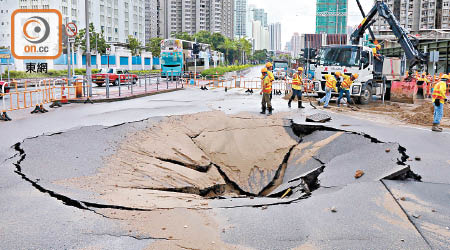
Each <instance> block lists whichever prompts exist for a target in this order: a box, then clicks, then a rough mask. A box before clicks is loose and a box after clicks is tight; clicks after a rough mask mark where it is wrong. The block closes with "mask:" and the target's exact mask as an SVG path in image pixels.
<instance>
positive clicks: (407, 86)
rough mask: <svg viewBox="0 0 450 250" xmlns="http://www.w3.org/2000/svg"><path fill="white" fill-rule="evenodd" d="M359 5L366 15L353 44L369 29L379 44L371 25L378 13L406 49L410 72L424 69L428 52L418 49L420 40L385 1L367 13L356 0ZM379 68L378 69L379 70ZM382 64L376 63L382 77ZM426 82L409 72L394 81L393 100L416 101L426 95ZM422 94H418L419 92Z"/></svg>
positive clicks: (377, 75)
mask: <svg viewBox="0 0 450 250" xmlns="http://www.w3.org/2000/svg"><path fill="white" fill-rule="evenodd" d="M356 2H357V4H358V7H359V9H360V11H361V14H362V15H363V16H365V18H364V19H363V21H362V22H361V24H360V25H359V26H358V28H357V29H356V30H355V31H354V32H353V34H352V35H351V37H350V40H351V42H352V44H359V43H360V40H361V38H362V37H363V35H364V33H365V31H366V30H367V29H369V33H370V35H371V37H372V40H373V41H374V44H377V43H378V42H377V40H376V38H375V36H374V34H373V32H372V30H371V29H370V26H371V25H372V24H373V23H374V22H375V20H374V17H375V15H376V14H378V16H380V17H382V18H384V19H385V20H386V22H387V23H388V24H389V26H390V28H391V30H392V32H393V33H394V35H395V36H396V37H397V39H398V43H399V44H400V45H401V47H402V48H403V50H404V51H405V56H406V59H407V63H408V64H409V67H408V68H409V70H408V72H413V70H414V67H416V66H417V71H419V72H420V71H423V70H424V66H425V65H427V62H428V54H426V53H422V52H420V51H419V50H418V49H417V45H418V40H417V38H415V37H409V36H408V31H406V30H405V29H404V28H403V27H402V26H401V25H400V23H399V22H398V21H397V19H396V17H395V16H394V14H393V13H392V11H391V10H390V9H389V7H388V6H387V5H386V4H385V3H384V2H383V1H377V2H376V3H375V6H374V7H373V8H372V9H371V10H370V11H369V13H368V14H367V15H365V14H364V10H363V9H362V7H361V3H360V1H359V0H356ZM380 59H381V60H375V64H379V65H383V64H384V60H383V59H384V57H380ZM377 69H378V70H377ZM379 69H382V66H378V67H377V65H375V76H376V77H377V78H380V77H381V78H382V73H383V72H382V70H379ZM423 84H424V82H423V81H417V79H415V78H413V77H412V74H408V76H407V77H406V78H405V79H403V80H402V81H393V82H392V84H391V91H390V94H391V100H393V101H400V102H409V103H414V99H415V98H416V97H418V96H420V97H421V98H423V96H424V95H425V92H426V91H425V90H424V89H422V87H423V86H424V85H423ZM419 90H420V93H421V95H417V92H419Z"/></svg>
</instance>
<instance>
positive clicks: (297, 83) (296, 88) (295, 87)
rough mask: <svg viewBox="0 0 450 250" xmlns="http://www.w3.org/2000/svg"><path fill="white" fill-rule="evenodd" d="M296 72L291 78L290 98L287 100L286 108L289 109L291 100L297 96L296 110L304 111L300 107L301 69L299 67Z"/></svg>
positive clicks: (301, 106)
mask: <svg viewBox="0 0 450 250" xmlns="http://www.w3.org/2000/svg"><path fill="white" fill-rule="evenodd" d="M297 70H298V72H297V73H295V74H294V75H293V76H292V96H291V98H289V102H288V106H289V108H290V107H291V103H292V100H294V98H295V97H296V96H297V100H298V108H299V109H300V108H301V109H304V108H305V107H303V105H302V87H303V78H302V75H303V68H302V67H299V68H298V69H297Z"/></svg>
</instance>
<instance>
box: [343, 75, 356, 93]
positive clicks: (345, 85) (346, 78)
mask: <svg viewBox="0 0 450 250" xmlns="http://www.w3.org/2000/svg"><path fill="white" fill-rule="evenodd" d="M352 84H353V81H352V80H351V79H350V76H348V75H344V81H343V82H342V83H341V88H343V89H345V90H349V89H350V86H352Z"/></svg>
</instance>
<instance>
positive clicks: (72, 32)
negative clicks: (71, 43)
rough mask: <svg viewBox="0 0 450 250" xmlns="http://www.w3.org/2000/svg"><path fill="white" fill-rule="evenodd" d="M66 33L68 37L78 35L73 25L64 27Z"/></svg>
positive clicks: (69, 24)
mask: <svg viewBox="0 0 450 250" xmlns="http://www.w3.org/2000/svg"><path fill="white" fill-rule="evenodd" d="M66 33H67V36H68V37H74V36H76V35H77V33H78V28H77V25H76V24H75V23H68V24H67V25H66Z"/></svg>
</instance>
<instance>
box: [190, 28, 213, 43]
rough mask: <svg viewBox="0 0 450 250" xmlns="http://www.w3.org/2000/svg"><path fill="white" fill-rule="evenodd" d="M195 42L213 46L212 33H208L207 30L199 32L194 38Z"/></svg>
mask: <svg viewBox="0 0 450 250" xmlns="http://www.w3.org/2000/svg"><path fill="white" fill-rule="evenodd" d="M193 38H194V40H195V39H197V42H199V43H207V44H211V32H209V31H206V30H201V31H199V32H197V33H196V34H195V35H194V36H193ZM194 40H192V41H194Z"/></svg>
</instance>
